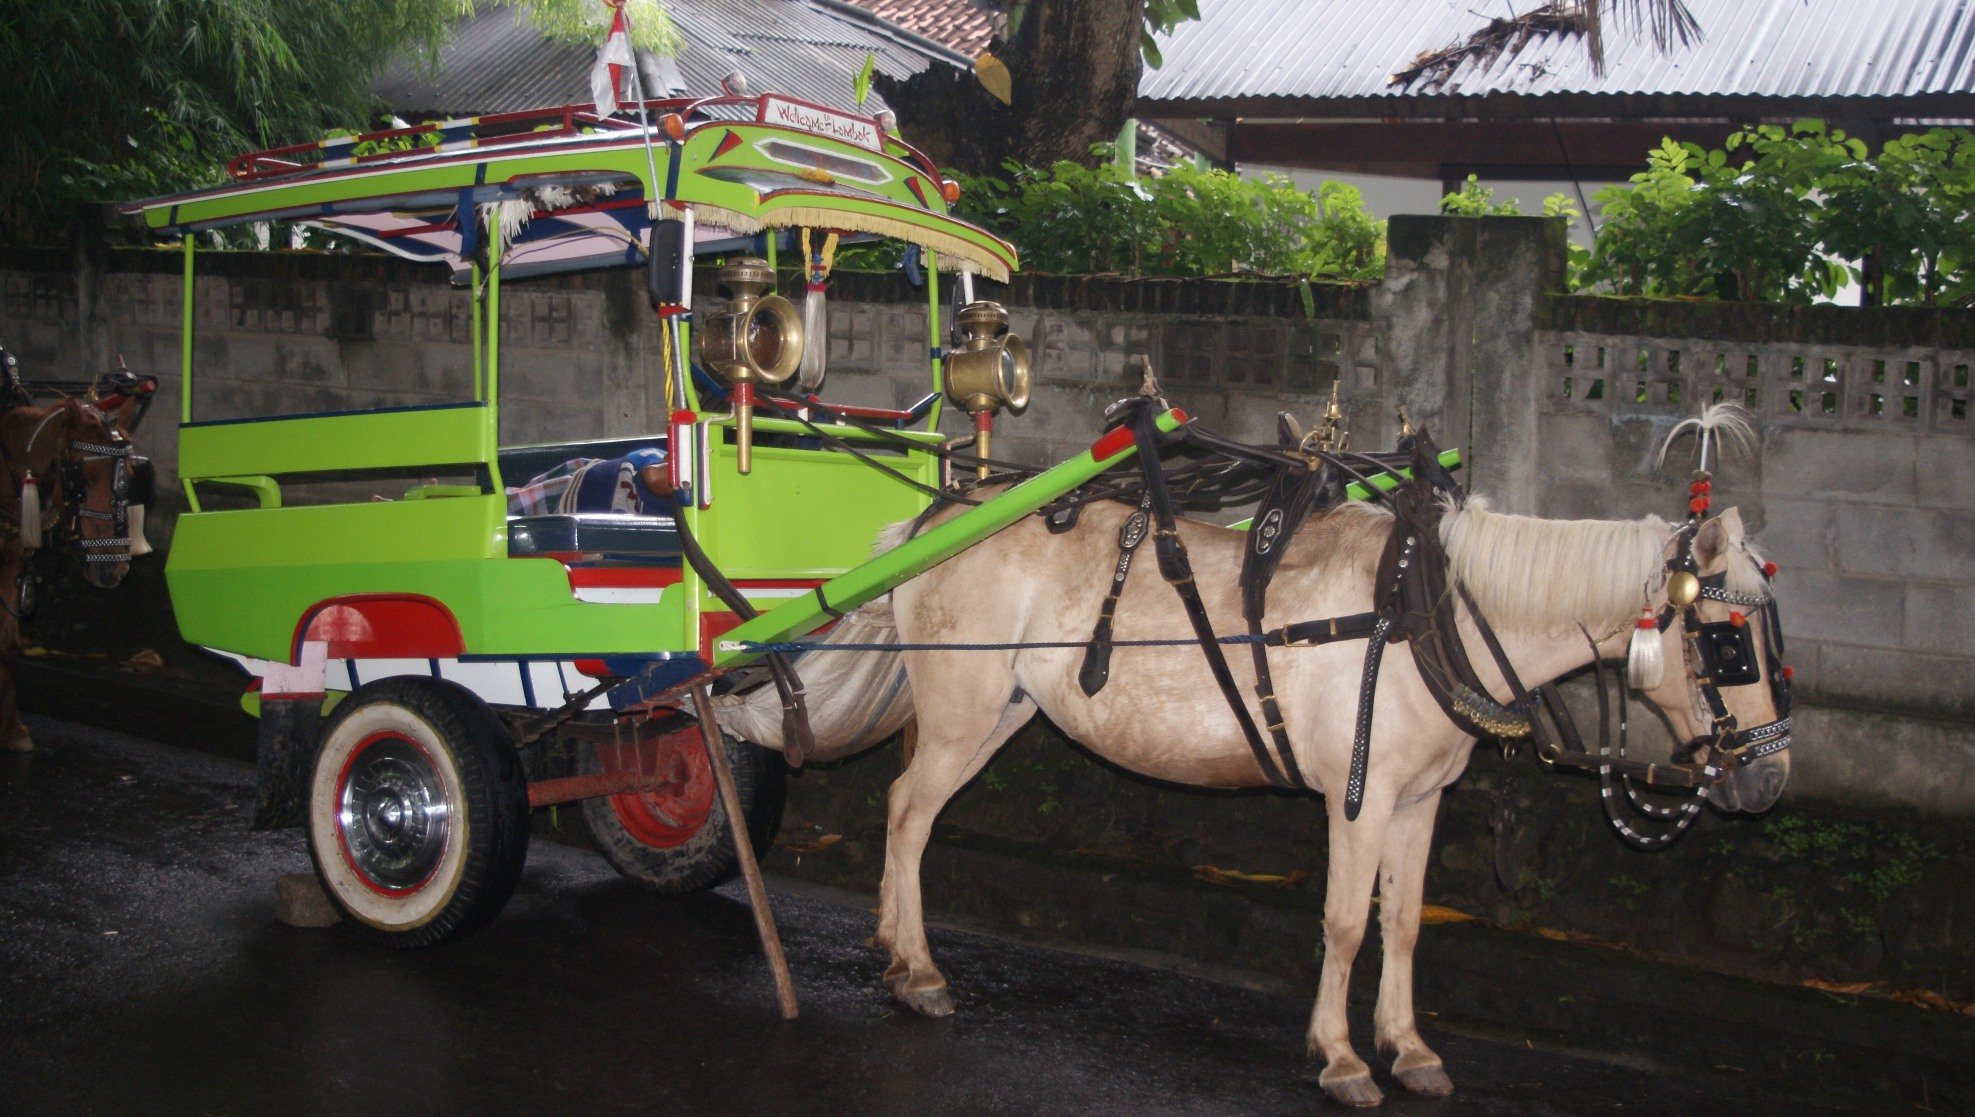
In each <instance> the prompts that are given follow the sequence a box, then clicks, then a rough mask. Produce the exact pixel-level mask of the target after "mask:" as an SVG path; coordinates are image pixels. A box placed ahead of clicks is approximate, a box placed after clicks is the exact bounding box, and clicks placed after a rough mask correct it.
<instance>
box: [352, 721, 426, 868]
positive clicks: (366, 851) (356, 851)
mask: <svg viewBox="0 0 1975 1117" xmlns="http://www.w3.org/2000/svg"><path fill="white" fill-rule="evenodd" d="M336 825H337V829H338V830H339V831H341V833H342V838H343V851H344V854H345V856H347V857H348V858H349V862H350V865H351V867H352V868H354V869H356V871H357V872H359V873H361V874H363V876H364V877H365V878H366V879H367V880H369V881H370V882H371V883H372V884H374V885H376V886H377V887H378V888H382V889H386V890H389V891H395V892H402V891H407V890H410V889H413V888H416V887H418V886H419V885H420V884H423V883H424V882H425V881H426V880H427V879H429V878H430V877H431V876H432V873H433V870H435V869H437V868H438V866H439V859H440V858H441V857H443V856H444V855H445V852H446V837H447V833H448V831H449V830H450V829H451V807H450V805H449V804H448V803H447V802H446V791H445V781H444V779H443V778H442V777H441V776H440V775H439V772H438V770H437V769H436V768H434V767H433V765H432V761H431V759H430V758H429V757H427V756H426V754H425V753H424V752H423V751H422V750H420V749H419V748H418V747H417V746H416V745H414V744H412V743H411V742H410V741H408V740H406V739H405V738H403V737H394V736H385V737H380V738H378V739H376V740H374V741H371V742H369V743H367V744H365V745H363V746H362V747H361V751H360V752H358V754H357V755H356V756H354V757H352V758H351V759H350V764H349V768H348V769H347V770H346V772H345V773H344V777H343V786H342V788H341V789H340V791H339V793H338V795H337V803H336Z"/></svg>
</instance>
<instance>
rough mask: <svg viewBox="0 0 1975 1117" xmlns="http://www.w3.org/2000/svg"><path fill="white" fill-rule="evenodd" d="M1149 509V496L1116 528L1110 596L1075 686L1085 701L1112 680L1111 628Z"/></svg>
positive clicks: (1143, 538) (1101, 608) (1107, 595)
mask: <svg viewBox="0 0 1975 1117" xmlns="http://www.w3.org/2000/svg"><path fill="white" fill-rule="evenodd" d="M1150 508H1151V496H1150V493H1148V494H1147V495H1146V497H1145V498H1143V499H1141V500H1140V501H1139V503H1138V507H1137V508H1136V509H1134V510H1133V511H1132V514H1131V515H1129V516H1126V517H1125V522H1124V523H1123V524H1120V525H1119V526H1118V561H1117V564H1116V565H1115V566H1113V567H1112V569H1111V592H1110V593H1107V594H1105V595H1104V604H1103V605H1101V606H1100V607H1099V608H1098V610H1097V628H1096V629H1095V630H1094V631H1093V632H1092V633H1091V634H1090V645H1089V646H1088V647H1086V648H1085V649H1084V662H1083V667H1082V669H1081V670H1079V671H1078V672H1077V685H1078V686H1080V687H1082V688H1083V692H1084V696H1085V697H1086V698H1088V697H1090V696H1092V695H1094V694H1096V693H1097V692H1098V691H1100V690H1103V689H1104V684H1105V682H1106V681H1107V680H1109V679H1110V677H1111V627H1112V623H1113V621H1114V620H1115V618H1116V617H1117V613H1118V598H1119V596H1120V595H1121V594H1123V593H1124V592H1125V579H1126V577H1127V576H1128V575H1130V574H1131V569H1132V556H1133V555H1135V554H1137V553H1138V545H1139V544H1140V543H1143V542H1145V531H1146V526H1147V523H1146V521H1147V517H1148V516H1149V515H1150ZM1052 530H1054V529H1053V527H1052Z"/></svg>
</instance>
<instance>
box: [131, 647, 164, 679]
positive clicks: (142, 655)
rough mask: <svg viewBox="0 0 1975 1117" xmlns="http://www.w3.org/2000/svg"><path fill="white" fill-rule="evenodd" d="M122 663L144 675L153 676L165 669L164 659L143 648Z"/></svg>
mask: <svg viewBox="0 0 1975 1117" xmlns="http://www.w3.org/2000/svg"><path fill="white" fill-rule="evenodd" d="M124 662H125V663H127V664H129V665H130V666H131V667H133V668H135V669H136V670H139V671H142V672H143V673H145V674H146V675H155V674H157V673H159V672H160V671H163V670H164V669H165V657H164V656H161V655H159V654H158V653H157V652H154V651H152V650H151V649H150V648H145V649H144V650H143V651H141V652H138V653H137V654H136V655H134V656H131V657H130V658H129V659H127V660H125V661H124Z"/></svg>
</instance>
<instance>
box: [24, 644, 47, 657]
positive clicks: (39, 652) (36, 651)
mask: <svg viewBox="0 0 1975 1117" xmlns="http://www.w3.org/2000/svg"><path fill="white" fill-rule="evenodd" d="M21 654H22V655H24V656H28V657H30V658H33V657H37V656H44V655H54V654H55V653H54V652H51V651H49V650H48V649H47V648H43V647H39V646H36V647H27V648H22V649H21Z"/></svg>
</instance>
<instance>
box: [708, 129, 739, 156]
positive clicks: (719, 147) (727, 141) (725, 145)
mask: <svg viewBox="0 0 1975 1117" xmlns="http://www.w3.org/2000/svg"><path fill="white" fill-rule="evenodd" d="M739 146H741V138H740V137H739V136H736V135H735V134H734V133H733V131H732V130H731V129H729V130H728V131H727V132H726V133H725V134H724V135H722V136H721V137H720V142H719V143H718V144H716V145H714V148H713V158H715V159H718V158H720V157H721V156H722V155H725V154H727V153H728V152H730V151H732V150H734V149H735V148H737V147H739Z"/></svg>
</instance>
